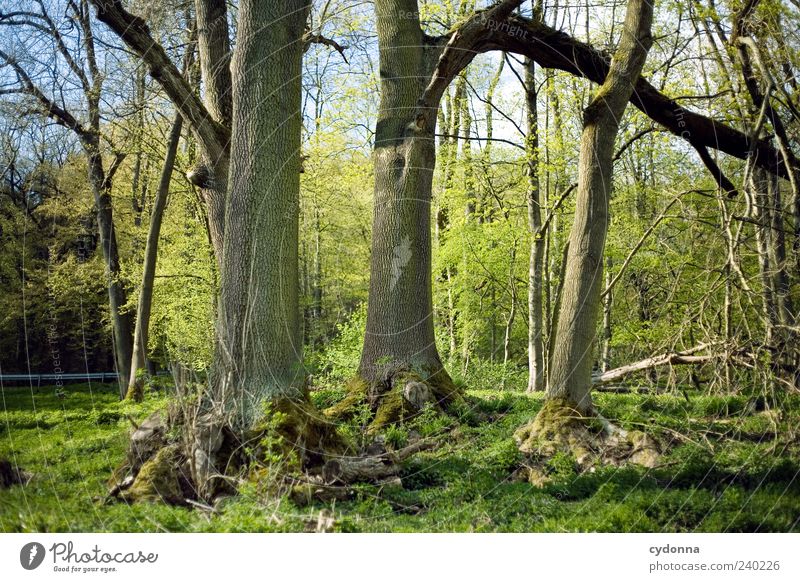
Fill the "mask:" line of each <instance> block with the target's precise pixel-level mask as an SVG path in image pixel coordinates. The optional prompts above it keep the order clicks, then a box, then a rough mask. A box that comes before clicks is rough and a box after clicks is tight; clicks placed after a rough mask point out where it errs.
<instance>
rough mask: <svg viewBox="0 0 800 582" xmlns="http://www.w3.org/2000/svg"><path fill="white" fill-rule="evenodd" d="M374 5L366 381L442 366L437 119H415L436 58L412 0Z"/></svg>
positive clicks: (363, 365)
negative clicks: (437, 315)
mask: <svg viewBox="0 0 800 582" xmlns="http://www.w3.org/2000/svg"><path fill="white" fill-rule="evenodd" d="M376 12H377V32H378V41H379V46H380V70H381V102H380V109H379V113H378V122H377V126H376V133H375V154H374V156H375V212H374V219H373V228H372V259H371V265H370V289H369V302H368V308H367V330H366V337H365V340H364V349H363V353H362V356H361V365H360V374H361V375H362V377H363V378H364V379H365V380H367V381H368V382H375V381H380V380H383V379H385V378H386V377H387V376H391V375H392V374H393V373H394V372H395V371H399V370H414V371H416V372H417V373H419V374H420V375H421V376H422V377H423V378H427V377H428V376H430V375H433V374H436V373H437V372H440V371H443V368H442V362H441V359H440V357H439V353H438V351H437V349H436V342H435V338H434V328H433V324H434V318H433V301H432V290H431V242H430V231H431V227H430V213H431V209H430V204H431V183H432V178H433V169H434V163H435V145H434V139H433V134H434V130H435V126H428V127H418V126H417V125H416V123H417V121H416V119H415V113H416V106H417V100H418V99H419V97H420V95H421V94H422V92H423V90H424V88H425V81H426V80H427V79H428V78H429V77H430V74H431V72H432V70H433V65H434V63H432V62H431V61H432V60H433V59H432V58H431V55H430V54H428V53H429V50H428V49H426V47H425V39H424V37H423V34H422V30H421V28H420V25H419V21H418V19H417V18H410V17H409V15H415V14H417V2H416V0H378V1H377V2H376ZM454 107H458V104H454ZM435 119H436V118H435V116H434V117H433V123H434V124H435ZM453 129H455V128H453Z"/></svg>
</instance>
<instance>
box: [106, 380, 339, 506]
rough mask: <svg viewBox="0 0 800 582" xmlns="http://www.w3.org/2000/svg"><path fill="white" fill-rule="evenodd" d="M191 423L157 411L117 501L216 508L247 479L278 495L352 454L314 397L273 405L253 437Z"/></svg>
mask: <svg viewBox="0 0 800 582" xmlns="http://www.w3.org/2000/svg"><path fill="white" fill-rule="evenodd" d="M184 418H185V417H184V416H183V415H174V414H169V413H168V412H156V413H154V414H152V415H151V416H150V417H148V418H147V419H146V420H145V421H144V422H143V423H142V424H140V425H139V426H137V427H136V429H135V430H134V432H133V434H132V436H131V440H130V445H129V449H128V453H127V455H126V458H125V460H124V462H123V463H122V465H121V466H120V467H119V468H118V469H117V470H116V471H115V472H114V474H113V476H112V477H111V479H110V481H109V484H108V485H109V496H110V497H111V498H115V499H120V500H123V501H126V502H129V503H130V502H136V501H149V502H156V501H162V502H165V503H168V504H177V505H183V504H188V503H190V502H191V501H194V500H203V501H213V500H214V499H216V498H218V497H223V496H228V495H231V494H235V492H236V484H237V483H239V482H241V481H243V480H246V479H249V480H259V479H265V478H267V477H269V478H270V479H271V480H273V481H274V482H275V484H276V487H275V489H278V488H279V487H278V485H277V484H278V483H280V482H283V481H284V480H287V478H288V477H289V476H290V475H295V476H297V475H302V474H304V473H307V472H314V471H317V472H319V471H321V468H322V467H323V466H324V465H325V463H326V462H327V461H328V460H329V459H331V458H338V457H341V456H342V455H345V454H347V453H348V451H349V450H350V448H351V447H350V445H349V444H348V443H347V442H346V440H345V439H344V438H343V437H342V436H341V435H340V434H339V433H337V431H336V427H335V425H334V424H333V423H331V422H330V421H329V420H328V419H326V418H325V417H323V416H322V415H321V414H320V413H319V411H318V410H317V409H316V408H315V407H314V405H313V404H312V403H311V401H310V400H309V399H308V396H307V395H303V396H302V397H301V398H295V399H291V398H281V399H277V400H275V401H273V402H272V403H271V405H270V407H269V408H268V410H267V412H266V414H265V415H264V417H263V418H262V420H261V421H260V422H259V423H258V424H257V425H256V426H254V427H252V428H251V429H248V430H246V431H235V430H234V429H233V428H231V427H230V426H226V425H219V424H213V423H211V422H206V423H205V424H203V425H201V424H200V423H197V422H195V423H194V424H193V425H192V426H188V425H187V423H186V422H185V421H184ZM187 435H188V437H189V438H186V437H187ZM204 441H208V442H207V443H206V444H207V446H206V447H205V453H206V454H205V459H206V461H207V466H206V467H204V470H205V472H204V473H200V472H199V471H198V468H197V466H196V464H197V447H198V445H200V446H203V444H204ZM212 441H213V442H212ZM187 443H191V444H187Z"/></svg>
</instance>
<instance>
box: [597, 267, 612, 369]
mask: <svg viewBox="0 0 800 582" xmlns="http://www.w3.org/2000/svg"><path fill="white" fill-rule="evenodd" d="M611 266H612V261H611V257H607V258H606V281H605V287H606V289H608V292H607V293H606V294H605V296H604V297H603V354H602V357H601V358H600V369H601V370H602V371H603V372H605V371H606V370H608V368H609V367H610V366H611V337H612V330H611V307H612V305H613V297H614V296H613V294H612V292H611V289H610V288H609V287H610V285H611Z"/></svg>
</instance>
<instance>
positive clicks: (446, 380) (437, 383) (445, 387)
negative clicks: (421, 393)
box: [426, 368, 464, 408]
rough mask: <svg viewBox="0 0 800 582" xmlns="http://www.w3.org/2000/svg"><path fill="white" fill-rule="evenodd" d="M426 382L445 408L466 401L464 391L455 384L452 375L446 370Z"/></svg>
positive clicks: (432, 375) (435, 374) (435, 373)
mask: <svg viewBox="0 0 800 582" xmlns="http://www.w3.org/2000/svg"><path fill="white" fill-rule="evenodd" d="M426 382H427V384H428V385H429V386H430V387H431V389H432V390H433V393H434V395H435V396H436V400H437V402H439V405H440V406H442V407H443V408H447V407H448V406H450V405H451V404H454V403H456V402H460V401H462V400H463V399H464V391H463V390H462V389H461V388H459V387H458V386H457V385H456V384H455V382H453V379H452V378H451V377H450V374H448V373H447V371H446V370H445V369H444V368H442V369H441V370H438V371H436V372H434V373H433V374H431V375H430V376H428V379H427V380H426Z"/></svg>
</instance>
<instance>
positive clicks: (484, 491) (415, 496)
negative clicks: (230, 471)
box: [0, 385, 800, 532]
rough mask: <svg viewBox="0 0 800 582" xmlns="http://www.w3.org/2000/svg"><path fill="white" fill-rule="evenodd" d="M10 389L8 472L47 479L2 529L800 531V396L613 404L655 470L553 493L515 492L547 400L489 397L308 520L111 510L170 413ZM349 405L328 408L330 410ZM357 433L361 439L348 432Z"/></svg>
mask: <svg viewBox="0 0 800 582" xmlns="http://www.w3.org/2000/svg"><path fill="white" fill-rule="evenodd" d="M67 392H68V394H67V396H66V398H63V399H60V398H58V397H56V396H55V393H54V390H53V389H52V388H41V389H36V390H33V391H31V390H29V389H16V388H15V389H6V390H5V392H4V394H3V405H4V406H3V408H0V458H6V459H10V460H11V461H12V462H16V463H17V464H19V466H21V467H23V468H24V469H26V470H28V471H32V472H33V473H34V474H35V477H34V479H33V480H32V482H31V483H30V484H28V485H27V486H24V487H21V486H14V487H12V488H11V489H6V490H2V491H0V531H4V532H66V531H148V532H150V531H303V530H304V529H305V528H306V527H308V524H312V525H313V524H315V523H316V516H317V515H318V514H319V512H320V510H321V509H323V508H325V509H329V510H331V511H332V512H333V514H334V516H335V519H336V526H335V528H336V530H338V531H378V532H389V531H394V532H399V531H409V532H410V531H547V532H560V531H622V532H626V531H668V532H674V531H679V532H682V531H711V532H718V531H746V532H750V531H800V479H799V478H797V476H798V470H800V440H798V433H797V431H798V428H797V427H798V426H800V423H799V422H798V420H800V398H799V397H797V396H791V397H789V396H786V397H784V399H783V400H782V402H781V403H780V409H781V411H782V412H781V414H775V413H769V412H766V413H765V412H756V411H754V410H753V407H752V406H751V405H750V404H751V401H750V400H749V399H748V398H746V397H744V396H701V395H695V394H690V400H689V402H687V401H686V400H685V399H684V398H683V396H682V395H679V396H671V395H658V396H656V395H638V394H637V395H634V394H624V395H617V394H600V395H598V396H597V398H596V400H597V404H598V407H599V408H600V410H601V411H603V413H604V414H605V415H606V416H607V417H609V418H612V419H614V420H616V421H617V422H618V423H620V424H621V425H622V426H623V427H627V428H637V429H642V428H647V430H649V431H651V432H654V433H655V434H657V435H658V436H659V438H660V439H661V440H662V442H665V443H671V444H670V446H669V449H668V452H667V454H666V455H665V457H664V464H663V466H662V467H661V468H659V469H655V470H649V471H648V470H646V469H642V468H638V467H625V468H621V469H618V468H610V467H598V468H597V469H596V470H595V471H594V472H593V473H584V474H582V475H578V474H576V472H575V468H574V467H575V466H574V462H573V460H572V459H570V458H568V457H556V458H554V459H553V460H552V461H551V462H550V466H549V470H550V472H551V474H552V477H553V480H552V482H551V483H550V484H549V485H547V486H545V487H543V488H538V487H534V486H532V485H529V484H527V483H515V482H512V481H511V479H510V476H511V473H512V471H513V470H514V468H515V467H516V466H518V463H519V460H520V459H519V455H518V453H517V450H516V447H515V446H514V443H513V441H512V438H511V437H512V434H513V432H514V430H515V429H516V428H517V427H518V426H520V425H521V424H523V423H524V422H525V421H527V420H528V419H530V418H531V417H532V416H533V415H534V414H535V413H536V411H537V410H538V409H539V407H540V406H541V397H540V396H528V395H525V394H522V393H521V392H518V391H510V390H507V391H504V392H499V391H488V390H481V391H478V390H475V391H470V392H469V401H468V403H467V404H465V405H464V406H462V407H460V409H459V410H458V411H457V413H456V414H455V415H454V416H452V417H442V416H436V415H433V414H425V415H422V417H421V418H419V419H417V420H415V421H414V422H412V423H409V424H407V425H405V426H398V427H395V428H393V429H392V430H391V431H389V432H388V434H387V435H386V436H387V441H388V442H389V443H391V444H394V445H396V446H402V444H404V443H405V442H406V440H407V439H408V436H409V432H410V431H411V430H416V431H417V432H419V433H421V434H422V435H423V436H431V437H434V438H436V437H440V440H441V444H440V446H439V447H438V448H437V449H436V450H434V451H431V452H427V453H421V454H418V455H417V456H416V457H414V458H412V459H411V460H409V461H407V463H406V464H405V466H404V467H403V470H402V474H401V476H402V481H403V487H402V488H400V487H397V486H383V487H379V486H371V485H359V486H358V487H357V488H356V491H357V493H356V496H355V498H354V499H353V500H350V501H347V502H339V503H336V504H335V505H325V504H316V505H312V506H308V507H297V506H295V505H293V504H292V503H291V502H290V501H288V500H286V499H281V500H274V499H264V498H260V497H259V493H258V492H257V489H256V488H255V487H246V488H243V490H242V491H241V493H240V495H239V496H238V497H236V498H234V499H232V500H230V501H229V502H228V503H226V504H225V505H224V506H223V507H222V508H221V510H220V512H219V513H218V514H215V515H208V514H207V513H205V512H201V511H192V510H189V509H185V508H178V507H169V506H166V505H162V504H137V505H133V506H128V505H125V504H122V503H111V504H106V503H104V502H103V498H104V494H105V492H106V480H107V479H108V477H109V476H110V474H111V472H112V470H113V469H114V468H115V466H117V465H118V464H119V462H120V460H121V459H122V457H123V455H124V451H125V446H126V439H127V436H128V433H129V431H130V423H129V421H128V419H127V415H131V416H132V417H134V418H137V419H141V418H143V417H144V416H145V415H146V414H148V413H149V412H150V411H152V410H155V409H157V408H159V407H161V406H163V405H164V404H165V399H164V397H160V396H153V395H148V399H147V400H146V401H145V403H144V404H142V405H135V404H130V403H120V402H118V401H117V398H116V394H115V388H112V387H107V386H97V385H95V386H93V387H89V386H87V385H80V386H70V387H68V388H67ZM337 397H338V395H337V394H336V393H335V391H334V392H331V390H326V391H325V392H324V393H322V392H321V393H318V394H315V398H317V399H319V400H320V403H322V401H323V400H324V401H325V403H328V404H329V403H330V402H332V401H335V400H336V398H337ZM350 430H351V431H352V430H354V427H350Z"/></svg>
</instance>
